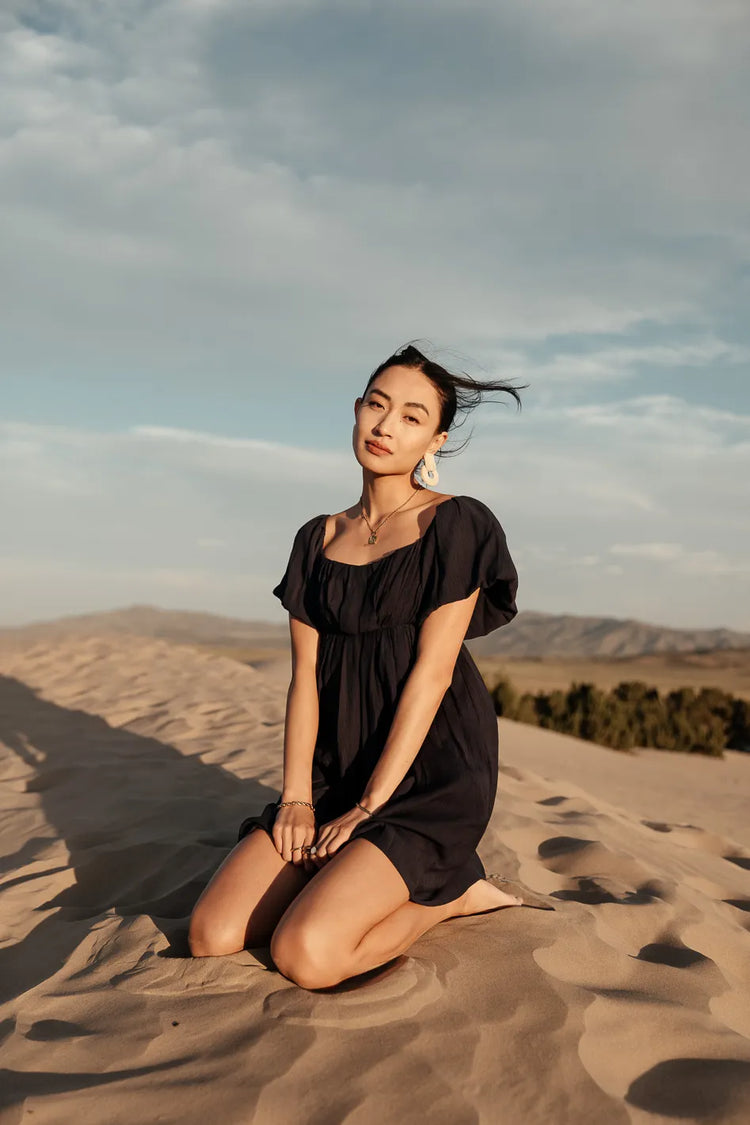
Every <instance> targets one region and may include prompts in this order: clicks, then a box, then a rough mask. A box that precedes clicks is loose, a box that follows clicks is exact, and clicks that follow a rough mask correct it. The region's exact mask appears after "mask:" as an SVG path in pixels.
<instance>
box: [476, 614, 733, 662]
mask: <svg viewBox="0 0 750 1125" xmlns="http://www.w3.org/2000/svg"><path fill="white" fill-rule="evenodd" d="M467 647H468V648H470V649H471V651H472V653H474V654H475V655H477V656H494V655H498V656H509V657H516V658H521V657H530V658H538V657H542V656H564V657H573V656H575V657H582V656H585V657H618V656H645V655H651V654H654V653H660V652H712V651H715V650H717V649H748V648H750V633H738V632H735V631H733V630H732V629H670V628H668V627H667V626H665V625H649V624H648V623H646V622H644V621H635V620H633V619H632V618H618V617H577V616H574V615H573V614H551V613H534V612H533V611H531V610H525V611H523V612H521V613H519V614H518V616H517V617H516V618H514V620H513V621H511V622H510V624H509V625H505V626H503V628H502V629H499V630H498V631H497V632H495V633H490V635H489V636H487V637H477V638H476V639H475V640H472V641H469V642H468V643H467Z"/></svg>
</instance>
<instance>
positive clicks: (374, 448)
mask: <svg viewBox="0 0 750 1125" xmlns="http://www.w3.org/2000/svg"><path fill="white" fill-rule="evenodd" d="M365 445H366V446H367V448H368V449H369V450H370V452H371V453H390V452H391V451H390V449H384V448H383V446H382V445H376V444H375V442H373V441H366V442H365Z"/></svg>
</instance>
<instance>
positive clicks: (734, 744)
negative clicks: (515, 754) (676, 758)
mask: <svg viewBox="0 0 750 1125" xmlns="http://www.w3.org/2000/svg"><path fill="white" fill-rule="evenodd" d="M490 693H491V695H492V698H493V701H494V704H495V711H496V712H497V714H498V715H502V716H503V718H506V719H514V720H515V721H516V722H521V723H531V724H533V725H535V726H540V727H546V728H548V729H550V730H556V731H560V732H562V733H563V734H572V735H575V736H576V737H577V738H585V739H588V740H590V741H591V742H598V743H599V744H600V745H602V746H609V747H611V748H612V749H615V750H626V751H627V750H633V749H634V748H635V747H637V746H648V747H654V748H656V749H659V750H677V751H683V752H686V753H688V754H709V755H711V756H713V757H718V758H720V757H722V756H723V754H724V750H725V749H727V750H744V751H750V702H748V701H747V700H746V699H739V698H737V697H736V696H733V695H731V694H730V693H729V692H726V691H723V690H721V689H720V688H714V687H702V688H701V689H700V690H696V689H695V688H692V687H682V688H676V689H675V690H673V691H669V692H666V693H664V694H662V693H660V692H659V690H658V689H657V688H654V687H650V686H649V685H648V684H646V683H643V682H642V681H640V680H624V681H622V682H621V683H619V684H617V685H616V686H615V687H613V688H611V689H609V690H608V691H605V690H603V689H602V688H599V687H596V685H594V684H593V683H578V682H574V683H572V684H571V686H570V687H569V688H568V690H567V691H562V690H555V691H549V692H544V691H537V692H535V693H532V692H524V693H522V694H521V693H519V692H518V691H516V689H515V688H514V686H513V684H512V682H511V681H510V680H509V679H507V678H503V679H500V680H498V681H497V682H496V683H495V685H494V686H493V687H492V688H491V689H490Z"/></svg>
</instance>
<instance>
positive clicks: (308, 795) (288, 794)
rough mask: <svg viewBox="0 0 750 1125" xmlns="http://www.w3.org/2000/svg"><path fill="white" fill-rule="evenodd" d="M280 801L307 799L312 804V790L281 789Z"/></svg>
mask: <svg viewBox="0 0 750 1125" xmlns="http://www.w3.org/2000/svg"><path fill="white" fill-rule="evenodd" d="M281 800H282V801H307V802H308V803H309V804H312V792H311V791H310V790H309V789H308V790H304V789H282V790H281Z"/></svg>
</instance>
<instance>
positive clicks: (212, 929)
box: [188, 905, 245, 957]
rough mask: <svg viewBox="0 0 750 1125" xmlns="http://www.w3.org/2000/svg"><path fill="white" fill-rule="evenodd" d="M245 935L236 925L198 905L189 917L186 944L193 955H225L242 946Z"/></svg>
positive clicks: (237, 951)
mask: <svg viewBox="0 0 750 1125" xmlns="http://www.w3.org/2000/svg"><path fill="white" fill-rule="evenodd" d="M244 939H245V935H244V934H240V933H239V932H238V930H237V927H236V925H233V924H232V923H231V922H229V921H228V920H222V919H221V918H220V917H217V916H216V915H215V914H212V913H210V912H209V911H207V910H204V909H202V908H201V906H200V905H198V906H197V907H196V908H195V910H194V911H193V914H192V917H191V918H190V927H189V929H188V945H189V946H190V952H191V954H192V955H193V957H225V956H226V955H227V954H228V953H239V951H240V950H241V949H243V948H244V944H245V940H244Z"/></svg>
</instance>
